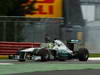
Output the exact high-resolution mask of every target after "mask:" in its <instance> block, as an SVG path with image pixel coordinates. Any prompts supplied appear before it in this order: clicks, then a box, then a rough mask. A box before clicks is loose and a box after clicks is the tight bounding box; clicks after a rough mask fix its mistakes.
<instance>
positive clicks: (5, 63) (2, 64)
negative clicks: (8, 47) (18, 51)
mask: <svg viewBox="0 0 100 75" xmlns="http://www.w3.org/2000/svg"><path fill="white" fill-rule="evenodd" d="M0 65H13V63H0Z"/></svg>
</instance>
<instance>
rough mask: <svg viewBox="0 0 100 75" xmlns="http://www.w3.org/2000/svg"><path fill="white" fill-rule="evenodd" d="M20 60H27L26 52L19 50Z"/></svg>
mask: <svg viewBox="0 0 100 75" xmlns="http://www.w3.org/2000/svg"><path fill="white" fill-rule="evenodd" d="M18 61H20V62H24V61H25V52H19V60H18Z"/></svg>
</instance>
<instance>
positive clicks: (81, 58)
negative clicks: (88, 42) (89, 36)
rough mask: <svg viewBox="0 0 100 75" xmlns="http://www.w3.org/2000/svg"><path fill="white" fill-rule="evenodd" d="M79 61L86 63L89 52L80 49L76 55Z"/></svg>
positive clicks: (85, 49)
mask: <svg viewBox="0 0 100 75" xmlns="http://www.w3.org/2000/svg"><path fill="white" fill-rule="evenodd" d="M78 58H79V61H87V60H88V58H89V51H88V49H87V48H80V49H79V53H78Z"/></svg>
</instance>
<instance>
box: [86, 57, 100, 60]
mask: <svg viewBox="0 0 100 75" xmlns="http://www.w3.org/2000/svg"><path fill="white" fill-rule="evenodd" d="M88 60H100V57H98V58H97V57H96V58H88Z"/></svg>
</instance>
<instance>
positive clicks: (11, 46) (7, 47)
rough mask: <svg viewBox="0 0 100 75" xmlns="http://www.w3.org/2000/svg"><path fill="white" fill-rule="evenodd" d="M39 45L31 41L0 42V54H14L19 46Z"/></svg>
mask: <svg viewBox="0 0 100 75" xmlns="http://www.w3.org/2000/svg"><path fill="white" fill-rule="evenodd" d="M30 47H40V43H32V42H0V55H16V54H18V50H20V49H21V48H30Z"/></svg>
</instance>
